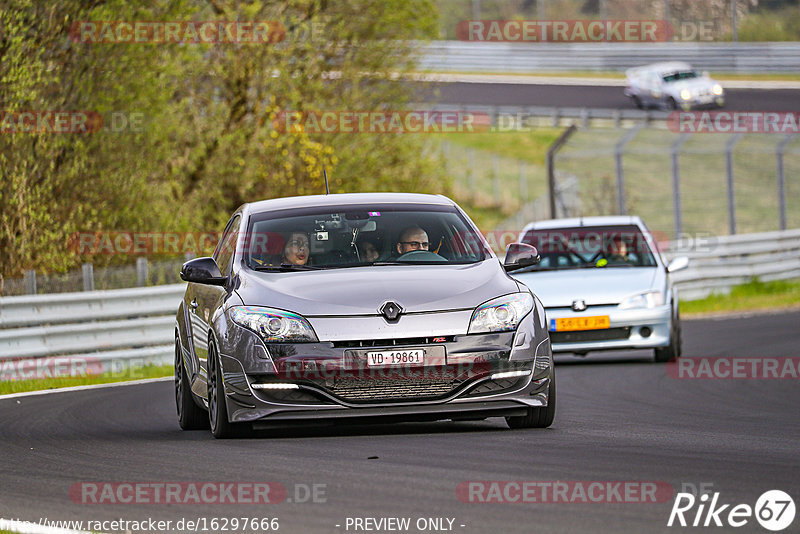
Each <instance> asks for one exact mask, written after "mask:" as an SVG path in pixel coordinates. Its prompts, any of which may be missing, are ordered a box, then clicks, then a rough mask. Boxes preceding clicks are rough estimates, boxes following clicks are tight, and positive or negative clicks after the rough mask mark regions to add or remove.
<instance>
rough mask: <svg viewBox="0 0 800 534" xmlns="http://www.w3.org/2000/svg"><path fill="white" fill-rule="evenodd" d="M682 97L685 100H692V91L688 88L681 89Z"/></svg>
mask: <svg viewBox="0 0 800 534" xmlns="http://www.w3.org/2000/svg"><path fill="white" fill-rule="evenodd" d="M681 99H683V100H691V99H692V92H691V91H690V90H688V89H683V90H681Z"/></svg>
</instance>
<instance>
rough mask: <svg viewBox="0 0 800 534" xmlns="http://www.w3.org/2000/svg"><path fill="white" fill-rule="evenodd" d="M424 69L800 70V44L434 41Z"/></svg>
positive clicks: (423, 48) (425, 50) (424, 53)
mask: <svg viewBox="0 0 800 534" xmlns="http://www.w3.org/2000/svg"><path fill="white" fill-rule="evenodd" d="M419 57H420V61H419V63H420V65H419V68H420V69H421V70H428V71H433V72H481V73H484V72H502V73H519V74H523V73H527V74H533V73H536V72H563V71H624V70H625V69H628V68H630V67H636V66H639V65H646V64H648V63H655V62H659V61H686V62H688V63H691V64H692V66H693V67H694V68H696V69H699V70H709V71H713V72H735V73H778V72H798V71H800V43H794V42H788V43H674V42H670V43H575V44H570V43H489V42H467V41H434V42H431V43H425V44H421V45H420V47H419Z"/></svg>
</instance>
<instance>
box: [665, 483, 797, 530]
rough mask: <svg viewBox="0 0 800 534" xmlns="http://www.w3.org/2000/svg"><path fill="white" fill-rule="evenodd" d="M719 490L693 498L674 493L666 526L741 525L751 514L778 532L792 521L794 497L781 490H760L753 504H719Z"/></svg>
mask: <svg viewBox="0 0 800 534" xmlns="http://www.w3.org/2000/svg"><path fill="white" fill-rule="evenodd" d="M719 496H720V494H719V492H714V494H713V495H711V496H709V495H708V494H707V493H704V494H702V495H700V497H696V496H695V495H693V494H691V493H678V494H677V495H676V496H675V503H674V504H673V505H672V511H671V512H670V514H669V521H667V526H668V527H671V526H673V525H675V526H678V525H680V526H682V527H687V526H692V527H710V526H715V527H734V528H738V527H743V526H745V525H747V524H748V523H749V522H750V520H751V519H752V518H753V516H755V519H756V521H758V523H759V524H760V525H761V526H762V527H764V528H765V529H767V530H771V531H773V532H778V531H781V530H784V529H786V528H787V527H788V526H789V525H791V524H792V522H793V521H794V515H795V506H794V500H792V498H791V497H790V496H789V494H788V493H786V492H785V491H781V490H770V491H766V492H764V493H763V494H762V495H761V496H760V497H759V498H758V500H757V501H756V504H755V506H754V507H751V506H750V505H749V504H737V505H731V504H723V503H722V502H720V498H719Z"/></svg>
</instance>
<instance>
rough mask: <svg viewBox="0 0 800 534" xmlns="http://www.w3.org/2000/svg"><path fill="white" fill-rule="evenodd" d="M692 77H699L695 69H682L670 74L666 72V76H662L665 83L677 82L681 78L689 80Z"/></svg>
mask: <svg viewBox="0 0 800 534" xmlns="http://www.w3.org/2000/svg"><path fill="white" fill-rule="evenodd" d="M693 78H699V76H698V74H697V72H696V71H693V70H682V71H678V72H673V73H672V74H667V75H666V76H664V81H665V82H667V83H672V82H679V81H681V80H691V79H693Z"/></svg>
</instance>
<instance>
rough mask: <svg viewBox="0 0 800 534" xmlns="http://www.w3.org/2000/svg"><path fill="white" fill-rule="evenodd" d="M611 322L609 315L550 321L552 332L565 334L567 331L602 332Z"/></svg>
mask: <svg viewBox="0 0 800 534" xmlns="http://www.w3.org/2000/svg"><path fill="white" fill-rule="evenodd" d="M610 325H611V321H610V320H609V318H608V315H596V316H593V317H567V318H565V319H550V331H551V332H564V331H567V330H600V329H602V328H608V327H609V326H610Z"/></svg>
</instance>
